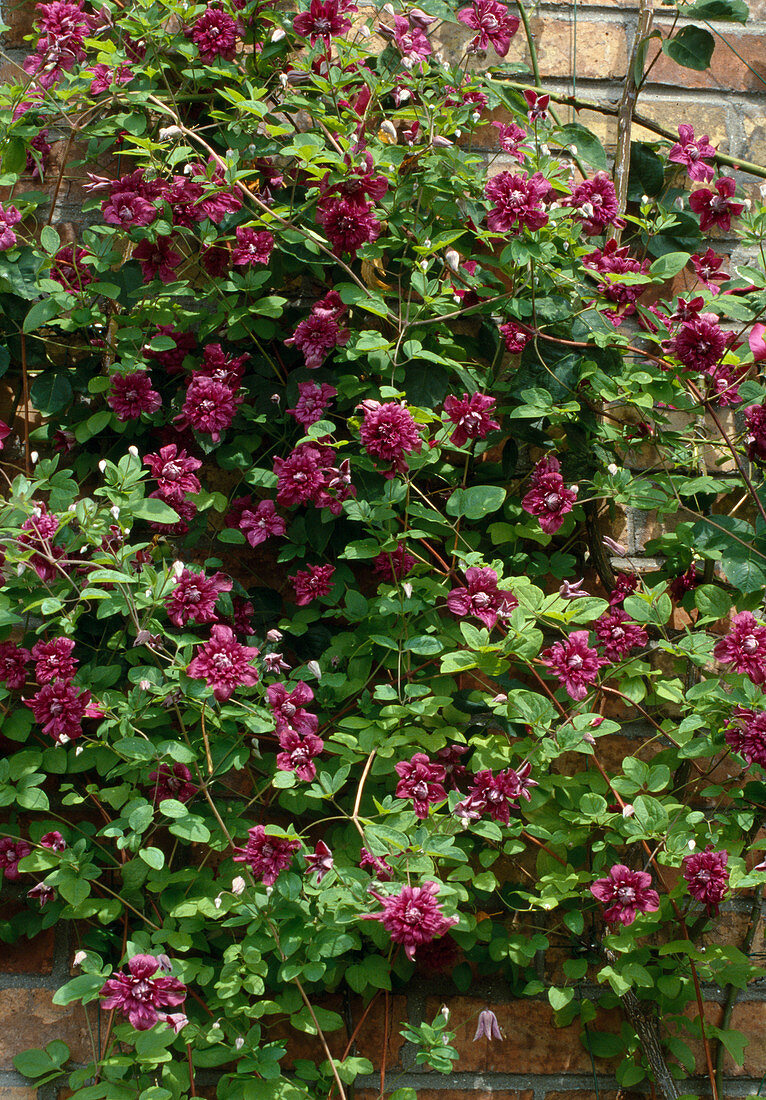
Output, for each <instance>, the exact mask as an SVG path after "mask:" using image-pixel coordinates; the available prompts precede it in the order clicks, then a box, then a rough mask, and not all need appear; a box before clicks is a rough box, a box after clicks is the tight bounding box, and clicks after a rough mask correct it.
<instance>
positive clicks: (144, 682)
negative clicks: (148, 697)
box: [138, 680, 152, 691]
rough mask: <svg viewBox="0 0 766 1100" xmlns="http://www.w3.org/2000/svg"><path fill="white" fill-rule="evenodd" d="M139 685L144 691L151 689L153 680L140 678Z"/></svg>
mask: <svg viewBox="0 0 766 1100" xmlns="http://www.w3.org/2000/svg"><path fill="white" fill-rule="evenodd" d="M138 686H139V687H140V688H141V690H142V691H151V687H152V682H151V680H139V681H138Z"/></svg>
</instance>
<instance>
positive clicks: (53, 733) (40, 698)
mask: <svg viewBox="0 0 766 1100" xmlns="http://www.w3.org/2000/svg"><path fill="white" fill-rule="evenodd" d="M89 702H90V692H89V691H83V692H81V693H80V694H78V693H77V689H76V688H75V687H74V686H73V685H72V684H71V683H69V682H68V681H66V680H55V681H54V682H53V683H51V684H44V685H43V687H41V688H40V690H39V691H38V692H37V694H36V695H34V696H33V697H32V698H31V699H25V700H24V705H25V706H27V707H29V708H30V709H31V711H32V713H33V714H34V716H35V721H36V722H37V723H38V725H40V726H42V730H43V733H47V734H48V736H49V737H52V738H53V740H54V741H55V742H56V743H57V744H59V745H63V744H65V743H66V742H67V741H73V740H74V739H75V738H77V737H81V736H82V720H83V718H84V717H85V713H86V710H87V708H88V703H89Z"/></svg>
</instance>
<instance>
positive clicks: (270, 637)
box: [266, 630, 283, 642]
mask: <svg viewBox="0 0 766 1100" xmlns="http://www.w3.org/2000/svg"><path fill="white" fill-rule="evenodd" d="M282 637H283V635H282V631H281V630H269V631H268V633H267V634H266V641H267V642H281V641H282Z"/></svg>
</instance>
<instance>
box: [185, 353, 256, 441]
mask: <svg viewBox="0 0 766 1100" xmlns="http://www.w3.org/2000/svg"><path fill="white" fill-rule="evenodd" d="M241 403H242V397H241V396H240V395H239V394H237V392H236V391H235V390H233V389H232V388H231V387H230V386H227V385H225V384H224V383H223V382H217V381H216V380H215V379H214V378H208V377H207V375H205V374H200V373H198V372H197V371H195V372H194V373H193V374H192V376H191V381H190V382H189V386H188V388H187V390H186V400H185V401H184V404H183V408H182V409H181V413H180V415H179V416H177V417H176V420H177V421H178V422H179V423H180V424H181V425H182V426H183V425H186V424H190V425H191V427H192V428H194V430H195V431H197V432H201V433H202V434H203V435H209V436H210V438H211V439H212V440H213V442H214V443H218V442H219V440H220V438H221V432H224V431H226V429H227V428H228V427H230V425H231V422H232V420H233V419H234V416H235V414H236V411H237V407H238V406H239V405H240V404H241Z"/></svg>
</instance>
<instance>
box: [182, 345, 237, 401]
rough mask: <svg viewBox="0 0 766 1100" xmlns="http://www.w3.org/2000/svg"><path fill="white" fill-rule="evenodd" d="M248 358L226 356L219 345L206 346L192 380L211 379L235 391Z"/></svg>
mask: <svg viewBox="0 0 766 1100" xmlns="http://www.w3.org/2000/svg"><path fill="white" fill-rule="evenodd" d="M249 358H250V356H249V355H248V354H247V353H245V354H244V355H228V354H227V353H226V352H225V351H224V350H223V348H222V347H221V345H220V344H206V345H205V347H204V350H203V352H202V363H201V364H200V366H199V367H198V368H197V370H195V371H194V374H193V377H194V378H212V379H213V381H214V382H222V383H223V385H224V386H228V387H229V389H232V390H237V389H239V385H240V383H241V382H242V378H243V376H244V373H245V364H246V363H247V361H248V359H249Z"/></svg>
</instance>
